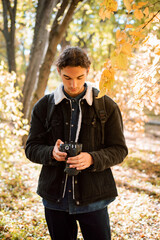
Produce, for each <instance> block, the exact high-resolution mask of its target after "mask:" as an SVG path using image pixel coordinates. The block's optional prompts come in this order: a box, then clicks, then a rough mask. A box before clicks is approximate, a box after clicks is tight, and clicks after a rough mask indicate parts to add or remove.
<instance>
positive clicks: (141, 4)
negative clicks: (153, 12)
mask: <svg viewBox="0 0 160 240" xmlns="http://www.w3.org/2000/svg"><path fill="white" fill-rule="evenodd" d="M146 4H148V1H147V2H139V3H138V7H139V8H141V7H143V6H145V5H146Z"/></svg>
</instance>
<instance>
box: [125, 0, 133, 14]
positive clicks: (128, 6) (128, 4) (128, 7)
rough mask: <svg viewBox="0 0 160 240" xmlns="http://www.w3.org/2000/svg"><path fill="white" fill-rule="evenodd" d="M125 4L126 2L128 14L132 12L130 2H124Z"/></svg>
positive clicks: (128, 0)
mask: <svg viewBox="0 0 160 240" xmlns="http://www.w3.org/2000/svg"><path fill="white" fill-rule="evenodd" d="M123 2H124V5H125V7H126V8H127V10H128V12H130V11H131V9H132V7H131V3H130V0H123Z"/></svg>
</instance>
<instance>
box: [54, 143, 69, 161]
mask: <svg viewBox="0 0 160 240" xmlns="http://www.w3.org/2000/svg"><path fill="white" fill-rule="evenodd" d="M63 143H64V142H62V141H61V140H60V139H58V140H57V142H56V144H55V146H54V148H53V152H52V154H53V157H54V159H56V160H57V161H65V159H66V157H67V153H65V152H60V151H59V147H60V144H63Z"/></svg>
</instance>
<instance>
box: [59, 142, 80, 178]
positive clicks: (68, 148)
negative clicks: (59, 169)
mask: <svg viewBox="0 0 160 240" xmlns="http://www.w3.org/2000/svg"><path fill="white" fill-rule="evenodd" d="M59 150H60V151H61V152H66V153H67V158H66V160H67V159H68V157H74V156H77V155H78V154H80V153H81V151H82V144H81V143H76V142H69V143H64V144H61V145H60V149H59ZM64 171H65V172H66V173H68V175H69V176H76V175H77V174H78V173H79V172H80V171H78V170H77V169H76V168H70V167H69V164H68V163H66V167H65V169H64Z"/></svg>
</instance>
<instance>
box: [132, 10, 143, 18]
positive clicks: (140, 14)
mask: <svg viewBox="0 0 160 240" xmlns="http://www.w3.org/2000/svg"><path fill="white" fill-rule="evenodd" d="M134 16H135V17H136V18H137V19H138V20H141V19H142V18H143V17H144V15H143V13H142V11H141V10H138V9H136V10H135V11H134Z"/></svg>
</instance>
